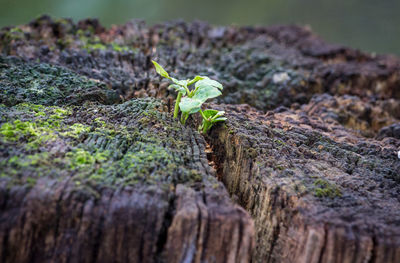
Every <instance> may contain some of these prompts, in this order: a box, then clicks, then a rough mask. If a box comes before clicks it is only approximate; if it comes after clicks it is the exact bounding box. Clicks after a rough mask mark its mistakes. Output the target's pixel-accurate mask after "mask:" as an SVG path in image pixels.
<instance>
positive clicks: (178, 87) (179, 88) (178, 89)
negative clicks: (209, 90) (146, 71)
mask: <svg viewBox="0 0 400 263" xmlns="http://www.w3.org/2000/svg"><path fill="white" fill-rule="evenodd" d="M168 88H169V89H170V88H172V89H174V90H176V91H177V92H180V93H182V95H186V89H185V88H184V87H182V86H179V85H176V84H171V85H169V86H168Z"/></svg>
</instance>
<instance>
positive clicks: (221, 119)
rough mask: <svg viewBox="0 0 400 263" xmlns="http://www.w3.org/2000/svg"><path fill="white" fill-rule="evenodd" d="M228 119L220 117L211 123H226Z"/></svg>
mask: <svg viewBox="0 0 400 263" xmlns="http://www.w3.org/2000/svg"><path fill="white" fill-rule="evenodd" d="M227 119H228V118H226V117H219V118H216V119H213V120H212V121H211V122H212V123H215V122H219V121H226V120H227Z"/></svg>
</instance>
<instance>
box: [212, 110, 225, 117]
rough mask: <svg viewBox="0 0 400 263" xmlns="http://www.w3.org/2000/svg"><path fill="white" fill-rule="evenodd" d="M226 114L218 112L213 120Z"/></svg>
mask: <svg viewBox="0 0 400 263" xmlns="http://www.w3.org/2000/svg"><path fill="white" fill-rule="evenodd" d="M224 114H225V111H218V112H217V113H216V114H215V115H214V116H213V117H212V118H213V119H216V118H218V117H221V116H223V115H224Z"/></svg>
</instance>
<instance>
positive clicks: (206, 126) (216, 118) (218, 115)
mask: <svg viewBox="0 0 400 263" xmlns="http://www.w3.org/2000/svg"><path fill="white" fill-rule="evenodd" d="M200 114H201V116H202V117H203V123H202V124H201V125H200V126H199V131H201V132H202V133H204V134H206V133H207V132H208V131H209V130H210V129H211V127H212V126H213V125H214V123H217V122H220V121H226V120H227V118H226V117H222V116H223V115H224V114H225V111H217V110H205V111H201V110H200Z"/></svg>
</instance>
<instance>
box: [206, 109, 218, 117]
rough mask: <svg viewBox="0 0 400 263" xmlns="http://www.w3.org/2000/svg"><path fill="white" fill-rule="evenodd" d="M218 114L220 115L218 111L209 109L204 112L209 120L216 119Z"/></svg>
mask: <svg viewBox="0 0 400 263" xmlns="http://www.w3.org/2000/svg"><path fill="white" fill-rule="evenodd" d="M217 113H218V111H217V110H210V109H208V110H204V111H203V114H204V116H205V117H206V118H207V119H208V118H212V117H214V116H215V114H217Z"/></svg>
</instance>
